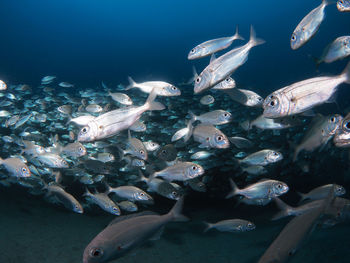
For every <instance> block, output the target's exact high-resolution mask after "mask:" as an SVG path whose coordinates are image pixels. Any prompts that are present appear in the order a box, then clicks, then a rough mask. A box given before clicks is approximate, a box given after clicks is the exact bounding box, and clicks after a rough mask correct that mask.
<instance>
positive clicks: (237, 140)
mask: <svg viewBox="0 0 350 263" xmlns="http://www.w3.org/2000/svg"><path fill="white" fill-rule="evenodd" d="M228 139H229V141H230V142H231V143H233V144H234V146H236V147H237V148H238V149H246V148H252V147H253V146H254V143H253V142H252V141H250V140H248V139H246V138H243V137H238V136H235V137H228Z"/></svg>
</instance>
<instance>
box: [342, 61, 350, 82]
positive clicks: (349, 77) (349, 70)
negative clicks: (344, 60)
mask: <svg viewBox="0 0 350 263" xmlns="http://www.w3.org/2000/svg"><path fill="white" fill-rule="evenodd" d="M342 76H344V77H345V83H347V84H350V62H349V63H348V64H347V65H346V67H345V69H344V70H343V72H342Z"/></svg>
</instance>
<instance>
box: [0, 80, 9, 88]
mask: <svg viewBox="0 0 350 263" xmlns="http://www.w3.org/2000/svg"><path fill="white" fill-rule="evenodd" d="M6 89H7V85H6V83H5V82H4V81H3V80H0V90H6Z"/></svg>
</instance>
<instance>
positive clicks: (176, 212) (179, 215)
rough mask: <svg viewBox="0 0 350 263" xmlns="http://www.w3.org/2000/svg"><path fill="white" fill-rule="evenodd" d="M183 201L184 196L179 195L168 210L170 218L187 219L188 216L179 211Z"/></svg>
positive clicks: (176, 219)
mask: <svg viewBox="0 0 350 263" xmlns="http://www.w3.org/2000/svg"><path fill="white" fill-rule="evenodd" d="M183 203H184V196H181V197H180V199H179V200H178V201H177V202H176V203H175V205H174V207H173V208H172V209H171V210H170V212H169V215H170V216H171V218H172V221H177V222H181V221H183V222H184V221H188V220H189V218H188V217H186V216H184V215H183V214H182V213H181V211H182V207H183Z"/></svg>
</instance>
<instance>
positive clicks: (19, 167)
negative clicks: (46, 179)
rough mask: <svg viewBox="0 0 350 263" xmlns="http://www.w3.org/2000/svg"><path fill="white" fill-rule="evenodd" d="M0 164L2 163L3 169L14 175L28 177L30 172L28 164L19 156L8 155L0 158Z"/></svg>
mask: <svg viewBox="0 0 350 263" xmlns="http://www.w3.org/2000/svg"><path fill="white" fill-rule="evenodd" d="M0 165H3V166H4V167H5V169H6V170H7V171H8V172H9V173H10V175H11V176H14V177H30V176H31V172H30V169H29V168H28V166H27V165H26V164H25V163H24V162H23V161H22V160H21V159H19V158H16V157H10V158H7V159H1V158H0Z"/></svg>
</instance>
